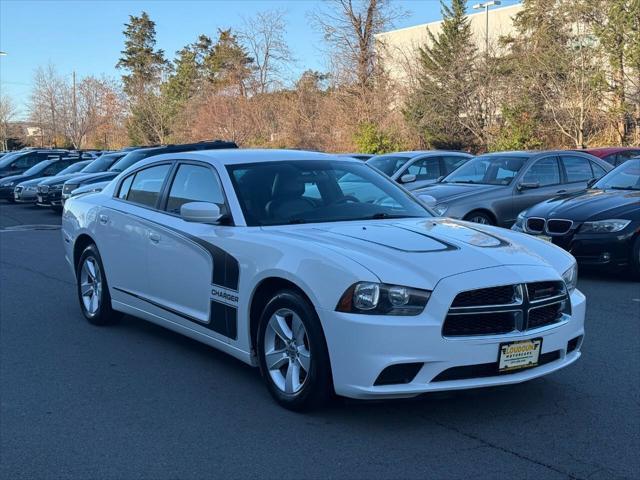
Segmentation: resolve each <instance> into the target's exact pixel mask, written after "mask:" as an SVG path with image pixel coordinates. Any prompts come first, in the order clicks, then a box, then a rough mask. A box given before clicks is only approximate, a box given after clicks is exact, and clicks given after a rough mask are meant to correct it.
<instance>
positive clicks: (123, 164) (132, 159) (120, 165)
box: [109, 150, 153, 172]
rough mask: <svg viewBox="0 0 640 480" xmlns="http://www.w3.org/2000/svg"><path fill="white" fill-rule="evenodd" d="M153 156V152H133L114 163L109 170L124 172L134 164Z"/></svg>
mask: <svg viewBox="0 0 640 480" xmlns="http://www.w3.org/2000/svg"><path fill="white" fill-rule="evenodd" d="M152 154H153V150H151V151H150V150H134V151H133V152H129V153H127V154H126V155H125V156H124V157H122V158H121V159H120V160H118V161H117V162H116V163H114V164H113V165H112V166H111V168H109V171H110V172H124V171H125V170H126V169H127V168H129V167H130V166H131V165H133V164H134V163H137V162H139V161H140V160H144V159H145V158H147V157H148V156H151V155H152Z"/></svg>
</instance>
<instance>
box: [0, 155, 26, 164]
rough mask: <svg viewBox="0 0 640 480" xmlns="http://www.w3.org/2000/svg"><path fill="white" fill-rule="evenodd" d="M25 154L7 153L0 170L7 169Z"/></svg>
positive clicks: (0, 162)
mask: <svg viewBox="0 0 640 480" xmlns="http://www.w3.org/2000/svg"><path fill="white" fill-rule="evenodd" d="M24 153H25V152H11V153H7V154H6V155H4V156H3V157H2V158H0V168H2V167H6V166H7V165H9V164H10V163H11V162H12V161H13V160H15V158H16V157H19V156H20V155H23V154H24Z"/></svg>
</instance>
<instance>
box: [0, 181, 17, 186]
mask: <svg viewBox="0 0 640 480" xmlns="http://www.w3.org/2000/svg"><path fill="white" fill-rule="evenodd" d="M15 184H16V182H7V183H3V184H2V185H0V187H13V186H14V185H15Z"/></svg>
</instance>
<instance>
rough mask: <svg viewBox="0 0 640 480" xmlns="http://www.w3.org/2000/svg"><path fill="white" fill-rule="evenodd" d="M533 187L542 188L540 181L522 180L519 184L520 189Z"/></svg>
mask: <svg viewBox="0 0 640 480" xmlns="http://www.w3.org/2000/svg"><path fill="white" fill-rule="evenodd" d="M533 188H540V183H538V182H521V183H519V184H518V190H520V191H522V190H531V189H533Z"/></svg>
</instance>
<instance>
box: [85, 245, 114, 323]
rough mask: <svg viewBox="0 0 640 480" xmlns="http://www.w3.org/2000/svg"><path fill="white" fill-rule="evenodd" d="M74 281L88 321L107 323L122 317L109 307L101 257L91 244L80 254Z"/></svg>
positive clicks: (108, 296) (109, 301)
mask: <svg viewBox="0 0 640 480" xmlns="http://www.w3.org/2000/svg"><path fill="white" fill-rule="evenodd" d="M76 283H77V287H78V300H79V301H80V309H81V310H82V314H83V315H84V316H85V318H86V319H87V320H89V322H90V323H92V324H94V325H108V324H111V323H115V322H117V321H118V320H119V319H120V317H122V314H121V313H120V312H116V311H114V310H113V309H112V308H111V296H110V295H109V287H108V286H107V278H106V276H105V274H104V267H103V266H102V259H101V258H100V253H98V249H97V247H96V246H95V245H93V244H92V245H89V246H88V247H87V248H85V250H84V252H82V255H81V256H80V260H79V261H78V265H77V268H76Z"/></svg>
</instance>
